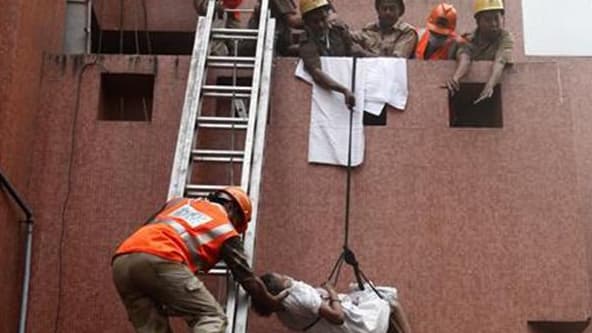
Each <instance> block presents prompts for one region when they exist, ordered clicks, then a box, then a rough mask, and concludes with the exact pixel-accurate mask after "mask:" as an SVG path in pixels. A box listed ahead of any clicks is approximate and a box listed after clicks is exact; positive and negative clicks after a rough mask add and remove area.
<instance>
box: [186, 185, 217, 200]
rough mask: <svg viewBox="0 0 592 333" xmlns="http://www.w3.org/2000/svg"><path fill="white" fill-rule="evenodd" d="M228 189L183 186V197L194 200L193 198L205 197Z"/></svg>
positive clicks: (212, 186)
mask: <svg viewBox="0 0 592 333" xmlns="http://www.w3.org/2000/svg"><path fill="white" fill-rule="evenodd" d="M226 187H228V185H195V184H189V185H186V186H185V195H186V196H188V197H190V198H194V197H205V196H207V195H208V194H210V193H212V192H214V191H218V190H222V189H224V188H226Z"/></svg>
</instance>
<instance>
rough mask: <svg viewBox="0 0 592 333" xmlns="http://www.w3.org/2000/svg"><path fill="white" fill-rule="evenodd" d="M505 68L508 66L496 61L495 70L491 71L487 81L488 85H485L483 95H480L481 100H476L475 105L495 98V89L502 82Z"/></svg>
mask: <svg viewBox="0 0 592 333" xmlns="http://www.w3.org/2000/svg"><path fill="white" fill-rule="evenodd" d="M504 68H506V64H505V63H503V62H500V61H496V62H495V63H494V64H493V69H492V70H491V75H490V76H489V80H487V83H486V84H485V87H484V88H483V91H481V95H479V98H477V99H476V100H475V102H474V104H477V103H479V102H481V101H483V100H485V99H488V98H491V96H493V89H494V88H495V86H496V85H498V84H499V83H500V82H501V81H502V77H503V75H504Z"/></svg>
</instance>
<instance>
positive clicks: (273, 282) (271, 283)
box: [252, 273, 291, 317]
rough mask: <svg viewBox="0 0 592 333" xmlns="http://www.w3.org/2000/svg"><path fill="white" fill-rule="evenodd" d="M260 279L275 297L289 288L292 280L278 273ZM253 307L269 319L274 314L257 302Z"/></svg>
mask: <svg viewBox="0 0 592 333" xmlns="http://www.w3.org/2000/svg"><path fill="white" fill-rule="evenodd" d="M259 278H260V279H261V281H262V282H263V284H264V285H265V289H267V291H268V292H269V293H270V294H272V295H274V296H276V295H279V293H281V292H282V291H284V290H285V289H286V288H288V287H289V284H290V280H291V279H290V278H289V277H288V276H286V275H282V274H278V273H266V274H263V275H261V276H260V277H259ZM252 306H253V310H255V312H257V314H259V315H260V316H264V317H269V316H270V315H271V314H272V313H273V311H272V310H270V309H269V308H267V307H265V306H264V305H262V304H258V303H257V302H252Z"/></svg>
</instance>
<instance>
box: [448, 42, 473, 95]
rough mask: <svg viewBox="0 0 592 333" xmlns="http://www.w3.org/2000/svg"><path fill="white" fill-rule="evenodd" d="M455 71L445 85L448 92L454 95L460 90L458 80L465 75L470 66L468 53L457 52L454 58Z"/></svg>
mask: <svg viewBox="0 0 592 333" xmlns="http://www.w3.org/2000/svg"><path fill="white" fill-rule="evenodd" d="M456 62H457V65H456V71H455V72H454V75H452V77H451V78H450V79H449V80H448V81H447V82H446V87H447V88H448V91H450V94H452V95H454V94H456V93H457V92H458V91H459V90H460V80H461V79H462V78H463V77H464V76H465V75H467V73H468V72H469V69H470V68H471V56H470V55H469V54H468V53H464V52H463V53H459V54H458V55H457V59H456Z"/></svg>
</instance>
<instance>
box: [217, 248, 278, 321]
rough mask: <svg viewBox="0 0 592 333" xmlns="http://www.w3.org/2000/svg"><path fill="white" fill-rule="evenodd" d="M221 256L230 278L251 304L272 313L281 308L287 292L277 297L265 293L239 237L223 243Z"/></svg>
mask: <svg viewBox="0 0 592 333" xmlns="http://www.w3.org/2000/svg"><path fill="white" fill-rule="evenodd" d="M221 254H222V259H223V260H224V262H226V265H227V266H228V269H230V272H231V273H232V276H233V277H234V279H235V280H236V281H237V282H238V283H239V284H240V285H241V286H242V287H243V288H244V289H245V291H246V292H247V293H248V294H249V296H251V298H252V299H253V302H257V303H258V304H261V305H262V306H264V307H265V308H267V309H269V310H271V311H273V312H275V311H278V310H280V309H282V308H283V307H282V303H281V301H282V300H283V299H284V298H285V297H286V296H288V293H287V291H286V292H282V293H280V294H278V295H277V296H274V295H272V294H270V293H269V292H268V291H267V289H266V288H265V285H264V284H263V281H261V279H259V278H258V277H257V276H256V275H255V274H253V271H252V270H251V267H250V266H249V263H248V262H247V256H246V254H245V251H244V248H243V244H242V241H241V239H240V237H233V238H230V239H229V240H227V241H226V242H224V245H223V246H222V253H221Z"/></svg>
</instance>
